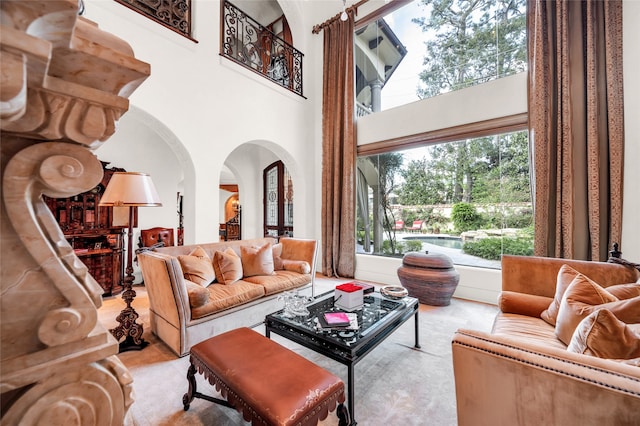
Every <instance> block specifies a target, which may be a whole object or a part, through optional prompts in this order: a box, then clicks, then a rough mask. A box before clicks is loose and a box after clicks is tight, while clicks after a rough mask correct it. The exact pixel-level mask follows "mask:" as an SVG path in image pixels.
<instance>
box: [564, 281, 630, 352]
mask: <svg viewBox="0 0 640 426" xmlns="http://www.w3.org/2000/svg"><path fill="white" fill-rule="evenodd" d="M598 309H608V310H610V311H611V312H612V313H613V314H614V315H615V316H616V317H617V318H618V319H619V320H621V321H623V322H625V323H628V324H631V323H637V322H640V297H634V298H632V299H626V300H618V298H617V297H615V296H614V295H612V294H611V293H609V292H608V291H607V290H606V289H604V288H603V287H601V286H600V285H598V284H597V283H596V282H594V281H592V280H590V279H589V278H587V277H586V276H584V275H582V274H579V275H578V276H577V277H576V278H575V279H574V280H573V282H572V283H571V284H570V285H569V287H568V288H567V291H566V292H565V293H564V296H563V297H562V301H561V302H560V309H559V310H558V317H557V319H556V329H555V333H556V336H557V337H558V338H559V339H560V340H561V341H562V342H564V343H565V344H566V345H568V344H569V342H570V341H571V336H572V335H573V332H574V331H575V329H576V327H577V326H578V324H579V323H580V321H582V319H583V318H584V317H586V316H587V315H589V314H590V313H591V312H594V311H596V310H598Z"/></svg>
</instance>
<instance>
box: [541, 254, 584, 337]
mask: <svg viewBox="0 0 640 426" xmlns="http://www.w3.org/2000/svg"><path fill="white" fill-rule="evenodd" d="M578 274H579V272H578V271H576V270H575V269H573V268H572V267H571V266H569V265H562V266H561V267H560V270H559V271H558V276H557V278H556V293H555V296H554V297H553V301H552V302H551V304H550V305H549V307H548V308H547V309H546V310H544V311H543V312H542V314H540V318H542V319H543V320H545V321H546V322H547V323H549V324H551V325H556V318H557V317H558V310H559V309H560V302H561V301H562V296H564V292H565V291H566V290H567V287H569V284H571V282H572V281H573V279H574V278H575V277H576V276H577V275H578Z"/></svg>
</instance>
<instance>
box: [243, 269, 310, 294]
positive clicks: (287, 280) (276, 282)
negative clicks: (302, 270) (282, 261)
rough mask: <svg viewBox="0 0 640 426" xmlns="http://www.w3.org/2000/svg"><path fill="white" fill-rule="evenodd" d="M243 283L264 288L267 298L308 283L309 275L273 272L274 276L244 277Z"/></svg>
mask: <svg viewBox="0 0 640 426" xmlns="http://www.w3.org/2000/svg"><path fill="white" fill-rule="evenodd" d="M243 281H247V282H250V283H253V284H254V285H255V284H258V285H259V286H261V287H263V288H264V291H265V294H266V295H267V296H268V295H270V294H275V293H280V292H281V291H286V290H291V289H294V288H298V287H300V286H303V285H305V284H307V283H310V282H311V275H308V274H305V275H303V274H299V273H297V272H292V271H275V275H256V276H253V277H244V278H243Z"/></svg>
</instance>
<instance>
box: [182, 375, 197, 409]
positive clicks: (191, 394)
mask: <svg viewBox="0 0 640 426" xmlns="http://www.w3.org/2000/svg"><path fill="white" fill-rule="evenodd" d="M187 381H188V382H189V390H188V391H187V393H185V394H184V396H183V397H182V404H183V405H184V411H187V410H188V409H189V406H190V405H191V401H193V398H195V395H196V367H195V365H193V364H191V365H190V366H189V370H188V371H187Z"/></svg>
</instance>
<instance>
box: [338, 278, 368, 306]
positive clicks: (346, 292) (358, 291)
mask: <svg viewBox="0 0 640 426" xmlns="http://www.w3.org/2000/svg"><path fill="white" fill-rule="evenodd" d="M334 305H335V307H336V308H338V309H343V310H345V311H356V310H358V309H360V308H362V305H364V290H363V288H362V286H360V285H357V284H354V283H345V284H340V285H339V286H336V291H335V295H334Z"/></svg>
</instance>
